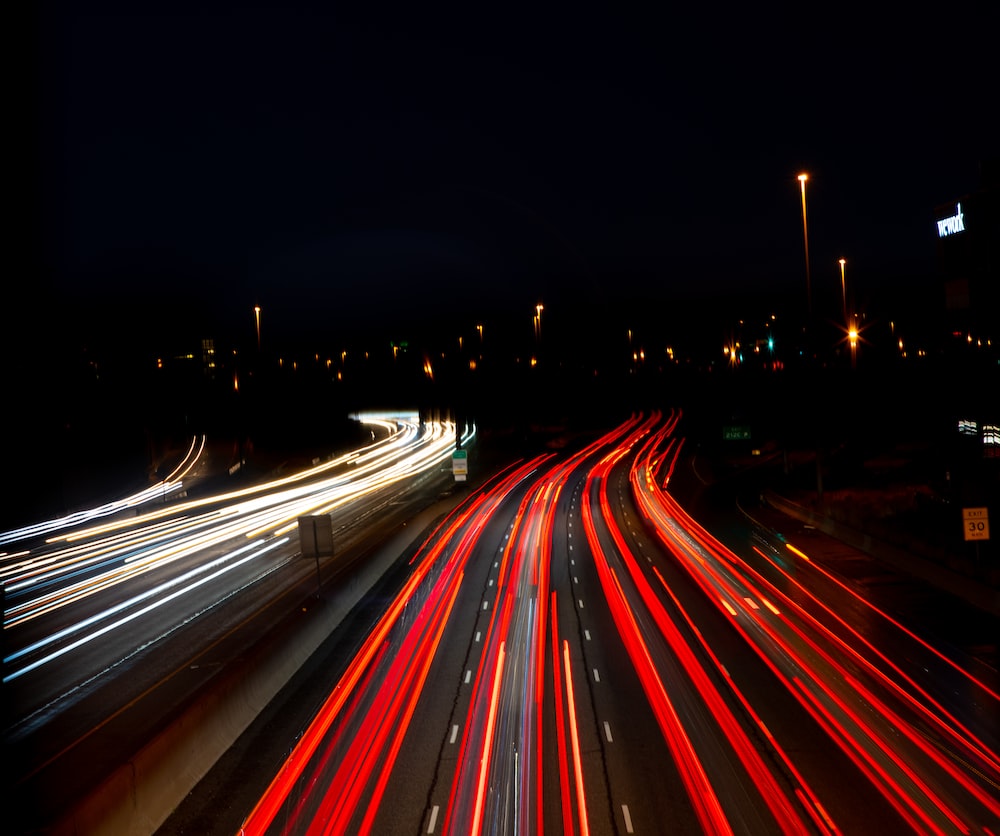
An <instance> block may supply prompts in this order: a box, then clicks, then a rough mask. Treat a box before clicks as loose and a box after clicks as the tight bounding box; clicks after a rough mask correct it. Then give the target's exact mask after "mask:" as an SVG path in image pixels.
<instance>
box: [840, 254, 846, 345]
mask: <svg viewBox="0 0 1000 836" xmlns="http://www.w3.org/2000/svg"><path fill="white" fill-rule="evenodd" d="M846 264H847V259H846V258H842V259H840V297H841V299H842V300H843V306H844V327H845V328H847V327H848V322H847V282H846V280H845V279H844V266H845V265H846Z"/></svg>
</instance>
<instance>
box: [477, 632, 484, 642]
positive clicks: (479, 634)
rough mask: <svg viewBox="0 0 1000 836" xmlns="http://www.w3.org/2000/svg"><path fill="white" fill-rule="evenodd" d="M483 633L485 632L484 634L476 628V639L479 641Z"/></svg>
mask: <svg viewBox="0 0 1000 836" xmlns="http://www.w3.org/2000/svg"><path fill="white" fill-rule="evenodd" d="M482 635H483V634H482V633H481V632H480V631H479V630H476V641H479V638H480V636H482Z"/></svg>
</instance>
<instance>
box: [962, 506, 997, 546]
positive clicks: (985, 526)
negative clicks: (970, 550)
mask: <svg viewBox="0 0 1000 836" xmlns="http://www.w3.org/2000/svg"><path fill="white" fill-rule="evenodd" d="M962 529H963V530H964V531H965V539H966V540H989V539H990V514H989V508H963V509H962Z"/></svg>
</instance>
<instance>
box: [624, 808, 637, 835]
mask: <svg viewBox="0 0 1000 836" xmlns="http://www.w3.org/2000/svg"><path fill="white" fill-rule="evenodd" d="M622 815H623V816H625V832H626V833H635V831H634V830H633V829H632V816H631V814H630V813H629V811H628V804H622Z"/></svg>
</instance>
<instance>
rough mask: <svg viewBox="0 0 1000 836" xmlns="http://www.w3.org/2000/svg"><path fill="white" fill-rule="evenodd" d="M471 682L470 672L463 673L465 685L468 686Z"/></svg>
mask: <svg viewBox="0 0 1000 836" xmlns="http://www.w3.org/2000/svg"><path fill="white" fill-rule="evenodd" d="M471 681H472V671H466V672H465V684H466V685H468V684H469V683H470V682H471Z"/></svg>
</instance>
